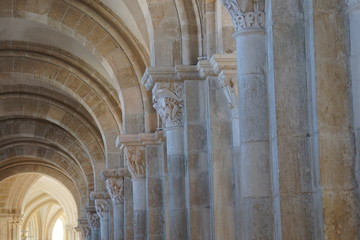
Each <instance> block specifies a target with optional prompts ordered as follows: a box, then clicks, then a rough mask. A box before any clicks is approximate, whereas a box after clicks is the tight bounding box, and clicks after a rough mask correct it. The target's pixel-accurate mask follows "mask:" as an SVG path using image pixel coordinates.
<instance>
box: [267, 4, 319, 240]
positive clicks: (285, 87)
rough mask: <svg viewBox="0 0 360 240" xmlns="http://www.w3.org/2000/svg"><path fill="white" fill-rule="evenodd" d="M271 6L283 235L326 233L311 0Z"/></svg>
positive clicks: (275, 137)
mask: <svg viewBox="0 0 360 240" xmlns="http://www.w3.org/2000/svg"><path fill="white" fill-rule="evenodd" d="M267 7H268V8H267V9H268V11H267V22H268V23H269V24H267V25H266V30H267V44H268V49H267V52H268V54H267V56H268V69H267V73H268V79H269V83H270V84H269V85H270V86H271V88H273V89H272V90H270V92H269V93H270V96H271V97H270V106H271V107H270V109H271V111H272V112H271V118H270V124H271V126H272V127H271V128H272V129H271V139H272V142H273V146H275V148H273V151H272V152H273V153H275V155H274V154H273V155H274V161H277V166H278V176H276V177H278V179H279V180H278V183H279V193H278V194H276V195H278V196H279V200H280V201H279V203H280V204H279V207H280V208H279V210H280V211H279V213H280V220H281V237H282V239H294V240H295V239H299V240H301V239H323V236H322V231H323V228H322V227H323V226H322V201H321V197H320V196H321V188H320V184H319V178H320V170H319V166H318V161H319V158H318V152H317V135H316V134H317V131H316V129H317V116H316V95H315V94H313V93H314V91H316V88H315V84H314V82H315V77H314V71H313V69H314V67H315V66H314V62H313V55H314V50H313V46H312V44H313V37H314V36H313V31H312V1H298V0H279V1H274V0H268V1H267ZM274 173H275V171H274ZM273 179H275V175H274V178H273Z"/></svg>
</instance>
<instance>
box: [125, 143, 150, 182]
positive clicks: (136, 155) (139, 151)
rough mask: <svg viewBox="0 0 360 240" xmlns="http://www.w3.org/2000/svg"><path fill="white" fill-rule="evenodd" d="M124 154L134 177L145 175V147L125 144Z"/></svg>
mask: <svg viewBox="0 0 360 240" xmlns="http://www.w3.org/2000/svg"><path fill="white" fill-rule="evenodd" d="M124 154H125V159H126V161H127V164H128V167H129V171H130V173H131V176H132V177H133V178H139V177H145V175H146V165H145V147H144V146H125V148H124Z"/></svg>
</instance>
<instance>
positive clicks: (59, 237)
mask: <svg viewBox="0 0 360 240" xmlns="http://www.w3.org/2000/svg"><path fill="white" fill-rule="evenodd" d="M52 240H64V224H63V222H62V221H61V220H60V219H58V220H56V222H55V225H54V228H53V232H52Z"/></svg>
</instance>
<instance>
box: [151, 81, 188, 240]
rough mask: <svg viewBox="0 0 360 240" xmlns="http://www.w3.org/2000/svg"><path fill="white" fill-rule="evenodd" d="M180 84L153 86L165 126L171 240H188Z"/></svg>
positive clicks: (156, 104)
mask: <svg viewBox="0 0 360 240" xmlns="http://www.w3.org/2000/svg"><path fill="white" fill-rule="evenodd" d="M183 88H184V84H183V83H182V82H181V81H174V82H157V83H155V86H154V87H153V90H152V94H153V103H154V108H155V109H156V111H157V112H158V114H159V115H160V117H161V119H162V121H163V123H164V125H165V135H166V146H167V148H166V155H167V171H168V189H169V193H168V194H169V195H168V215H169V222H168V230H169V231H170V236H172V238H173V239H178V240H181V239H188V229H187V223H188V220H187V210H186V190H185V189H186V188H185V180H186V174H185V157H184V127H183V108H184V100H183Z"/></svg>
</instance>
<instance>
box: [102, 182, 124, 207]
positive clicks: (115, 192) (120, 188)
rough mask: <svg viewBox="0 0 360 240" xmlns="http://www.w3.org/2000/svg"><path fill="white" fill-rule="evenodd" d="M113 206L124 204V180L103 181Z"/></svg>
mask: <svg viewBox="0 0 360 240" xmlns="http://www.w3.org/2000/svg"><path fill="white" fill-rule="evenodd" d="M105 183H106V189H107V191H108V192H109V195H110V197H111V200H112V202H113V204H121V203H124V178H114V177H111V178H108V179H106V181H105Z"/></svg>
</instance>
